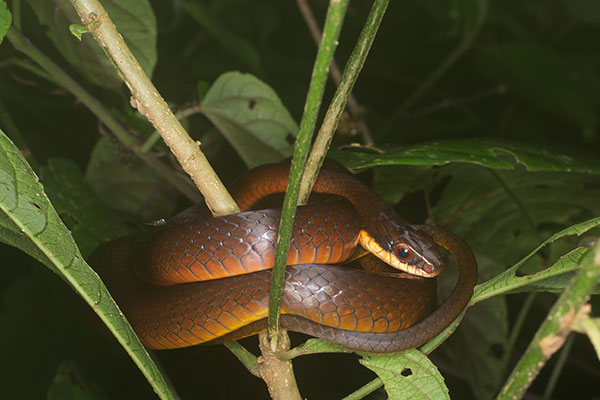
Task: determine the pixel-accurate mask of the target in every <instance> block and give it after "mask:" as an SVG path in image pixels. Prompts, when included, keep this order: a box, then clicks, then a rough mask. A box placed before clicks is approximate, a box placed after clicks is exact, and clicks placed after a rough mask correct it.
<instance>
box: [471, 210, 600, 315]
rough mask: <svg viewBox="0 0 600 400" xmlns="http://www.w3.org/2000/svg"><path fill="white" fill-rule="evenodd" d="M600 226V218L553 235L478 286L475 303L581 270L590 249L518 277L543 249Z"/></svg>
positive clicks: (576, 251) (579, 249) (573, 253)
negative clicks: (563, 238)
mask: <svg viewBox="0 0 600 400" xmlns="http://www.w3.org/2000/svg"><path fill="white" fill-rule="evenodd" d="M598 226H600V217H598V218H594V219H591V220H589V221H585V222H582V223H580V224H576V225H573V226H571V227H569V228H567V229H564V230H562V231H561V232H559V233H557V234H556V235H553V236H552V237H550V238H549V239H547V240H545V241H544V242H543V243H542V244H541V245H540V246H538V247H537V248H536V249H535V250H534V251H532V252H531V253H530V254H528V255H527V256H526V257H524V258H523V259H521V260H520V261H519V262H517V263H516V264H515V265H513V266H512V267H510V268H509V269H507V270H506V271H505V272H503V273H501V274H498V275H497V276H495V277H494V278H492V279H490V280H488V281H486V282H484V283H482V284H480V285H478V286H477V287H476V288H475V293H474V294H473V300H472V301H473V302H474V303H476V302H479V301H483V300H485V299H487V298H490V297H492V296H494V295H497V294H498V292H500V293H505V292H506V291H507V290H511V291H517V290H519V289H522V288H523V287H524V286H525V285H527V284H530V283H535V282H539V281H541V280H543V279H547V278H551V277H555V276H557V275H561V274H565V273H567V272H572V271H575V270H576V269H578V268H579V265H580V263H581V260H582V259H583V257H584V256H585V255H587V253H588V252H589V250H590V249H589V248H576V249H574V250H573V251H572V252H569V253H567V254H565V255H564V256H563V257H561V258H560V259H559V260H558V262H556V263H555V264H554V265H552V266H551V267H549V268H547V269H544V270H542V271H540V272H538V273H536V274H532V275H526V276H516V272H517V270H518V268H519V267H520V266H521V265H523V263H525V261H527V260H528V259H529V258H530V257H532V256H533V255H534V254H536V253H537V252H539V251H540V249H542V247H544V246H546V245H548V244H549V243H552V242H553V241H555V240H557V239H559V238H562V237H565V236H570V235H581V234H583V233H584V232H586V231H587V230H589V229H592V228H596V227H598Z"/></svg>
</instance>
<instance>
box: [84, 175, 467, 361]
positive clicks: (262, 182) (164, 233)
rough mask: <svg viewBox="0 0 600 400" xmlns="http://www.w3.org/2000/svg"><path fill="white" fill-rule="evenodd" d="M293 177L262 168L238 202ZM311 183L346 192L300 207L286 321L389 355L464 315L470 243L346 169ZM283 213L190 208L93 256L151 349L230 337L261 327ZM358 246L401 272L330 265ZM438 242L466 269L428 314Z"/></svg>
mask: <svg viewBox="0 0 600 400" xmlns="http://www.w3.org/2000/svg"><path fill="white" fill-rule="evenodd" d="M288 173H289V165H287V164H284V163H280V164H273V165H268V166H262V167H259V168H256V169H254V170H252V171H250V172H249V173H248V174H247V175H246V176H245V177H244V179H242V180H241V181H240V182H239V183H238V184H237V186H236V188H235V189H234V190H233V192H232V193H233V195H234V198H235V199H236V201H237V202H238V204H239V205H240V208H241V209H242V210H250V209H252V208H254V207H255V205H256V204H259V203H260V201H261V200H262V199H264V198H265V197H268V196H269V195H271V194H273V193H278V192H283V191H285V187H286V186H287V176H288ZM313 191H315V192H318V193H330V194H334V195H337V196H341V197H342V198H341V199H336V200H331V201H327V202H326V203H325V204H312V205H307V206H303V207H299V208H298V213H297V215H296V220H295V223H294V231H293V239H292V243H291V247H290V253H289V255H288V267H287V270H286V281H285V287H284V294H283V298H282V309H281V312H282V317H281V323H282V326H283V327H284V328H286V329H288V330H291V331H298V332H303V333H306V334H309V335H313V336H316V337H319V338H322V339H326V340H329V341H332V342H334V343H338V344H341V345H344V346H347V347H350V348H352V349H357V350H363V351H371V352H394V351H401V350H405V349H407V348H412V347H417V346H420V345H422V344H424V343H426V342H427V341H428V340H430V339H431V338H433V337H434V336H436V335H437V334H439V333H440V332H441V331H442V330H444V329H445V328H446V327H447V326H448V325H449V324H450V323H451V322H452V321H453V320H454V319H456V317H458V315H460V313H461V312H462V311H463V310H464V308H465V307H466V306H467V304H468V302H469V299H470V297H471V295H472V293H473V287H474V286H475V284H476V281H477V264H476V261H475V258H474V256H473V253H472V252H471V250H470V249H469V247H468V246H467V245H466V243H464V242H463V241H462V240H461V239H460V238H458V237H457V236H455V235H454V234H452V233H450V232H447V231H445V230H442V229H439V228H436V227H433V226H428V225H410V224H408V223H407V222H406V221H405V220H403V219H402V218H400V217H399V216H397V215H396V214H395V212H394V211H393V210H391V209H390V208H389V207H387V206H386V205H385V204H384V203H383V201H382V200H381V199H379V198H378V197H377V196H376V195H375V193H373V192H372V191H371V190H370V189H369V188H367V187H366V186H365V185H363V184H362V183H360V182H359V181H358V180H357V179H355V178H354V177H353V176H352V175H351V174H349V173H348V172H346V171H345V170H342V169H341V168H340V167H334V168H331V167H327V168H324V169H323V170H322V171H321V173H320V174H319V177H318V179H317V181H316V183H315V186H314V189H313ZM279 218H280V211H279V210H274V209H263V210H256V211H246V212H241V213H238V214H233V215H228V216H223V217H216V218H208V219H202V218H198V217H196V216H194V213H186V214H183V215H180V217H178V218H175V219H173V220H172V221H171V222H170V223H168V224H167V225H166V226H165V227H162V228H159V229H155V230H154V231H153V232H151V233H150V234H141V235H137V236H129V237H126V238H121V239H116V240H113V241H111V242H108V243H105V244H103V245H101V246H100V247H99V248H98V249H96V250H95V251H94V253H93V254H92V256H90V264H91V265H92V266H94V268H95V269H96V270H97V272H98V273H99V274H100V275H101V276H102V278H103V280H104V281H105V282H106V283H107V286H108V287H109V289H110V290H111V293H112V294H113V296H114V297H115V298H116V300H117V302H118V303H119V305H120V306H121V308H122V310H123V312H124V313H125V315H126V316H127V318H128V319H129V321H130V323H131V324H132V326H133V328H134V329H135V331H136V332H137V334H138V336H139V337H140V339H141V340H142V342H143V343H144V345H145V346H147V347H149V348H153V349H169V348H178V347H185V346H191V345H196V344H213V343H221V342H225V341H229V340H235V339H239V338H241V337H245V336H249V335H252V334H255V333H257V332H260V331H261V330H263V329H265V327H266V318H267V314H268V295H269V286H270V280H271V271H270V270H269V268H271V267H272V265H273V260H274V252H275V243H276V238H277V229H278V226H279ZM359 243H360V246H362V247H363V248H365V249H367V250H368V251H369V252H371V254H372V255H374V256H375V257H377V260H383V261H385V262H386V263H387V264H389V265H391V266H392V267H394V268H396V269H399V270H402V271H404V272H405V273H402V274H398V273H386V272H383V273H381V272H370V271H363V270H358V269H352V268H347V267H343V266H337V265H324V264H329V263H340V262H343V261H345V260H348V259H349V258H351V257H352V255H353V253H354V252H355V250H356V247H357V245H358V244H359ZM434 243H437V244H438V245H441V246H443V247H444V248H446V249H447V250H448V251H450V253H452V255H453V256H454V257H455V258H456V260H457V262H458V266H459V277H458V280H457V283H456V286H455V288H454V290H453V291H452V293H451V294H450V295H449V296H448V298H447V299H446V300H445V301H444V302H443V303H442V304H441V305H440V306H439V307H438V308H437V309H435V310H434V311H433V312H432V313H431V314H430V315H429V316H427V317H426V318H425V319H423V320H421V319H422V318H423V316H424V315H425V314H426V313H427V312H428V311H429V310H431V309H432V308H433V306H434V300H435V280H434V279H430V278H429V277H433V276H436V275H437V274H439V273H440V272H441V271H442V270H443V268H444V263H443V262H442V259H441V256H440V254H439V252H438V250H437V248H436V246H435V244H434ZM375 257H373V259H375ZM379 262H381V261H379ZM406 273H408V274H411V276H407V275H406ZM419 321H420V322H419Z"/></svg>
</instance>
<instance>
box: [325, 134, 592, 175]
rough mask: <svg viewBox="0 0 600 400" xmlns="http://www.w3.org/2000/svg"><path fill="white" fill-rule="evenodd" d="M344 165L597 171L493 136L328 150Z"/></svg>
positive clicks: (565, 157)
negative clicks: (458, 164)
mask: <svg viewBox="0 0 600 400" xmlns="http://www.w3.org/2000/svg"><path fill="white" fill-rule="evenodd" d="M330 156H331V157H332V158H334V159H336V160H338V161H340V162H341V163H343V164H344V165H345V166H346V167H348V168H351V169H354V170H358V169H362V168H369V167H376V166H385V165H436V166H442V165H447V164H450V163H452V162H455V163H456V162H460V163H468V164H476V165H481V166H483V167H487V168H492V169H515V168H516V167H517V166H522V167H524V168H526V169H527V170H529V171H556V172H558V171H563V172H582V173H588V174H600V162H598V160H597V159H595V160H583V159H578V158H575V157H573V156H569V155H566V154H561V153H558V152H555V151H551V150H548V149H544V148H543V147H541V146H532V145H529V144H526V143H519V142H514V141H504V140H494V139H479V138H477V139H458V140H439V141H433V142H425V143H419V144H415V145H410V146H402V147H372V146H370V147H367V146H364V147H354V146H353V147H351V148H350V149H346V150H338V151H333V152H331V153H330Z"/></svg>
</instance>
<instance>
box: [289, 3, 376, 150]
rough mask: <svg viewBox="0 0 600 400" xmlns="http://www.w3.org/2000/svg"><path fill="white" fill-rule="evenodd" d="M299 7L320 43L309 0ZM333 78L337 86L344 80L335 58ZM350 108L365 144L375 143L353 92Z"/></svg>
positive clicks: (331, 72)
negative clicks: (357, 122)
mask: <svg viewBox="0 0 600 400" xmlns="http://www.w3.org/2000/svg"><path fill="white" fill-rule="evenodd" d="M297 3H298V8H299V9H300V12H301V13H302V16H303V17H304V21H305V22H306V25H308V30H309V31H310V33H311V35H312V37H313V39H314V41H315V43H316V44H317V45H318V44H319V42H320V41H321V29H320V28H319V25H318V24H317V20H316V18H315V15H314V13H313V12H312V9H311V8H310V5H309V4H308V1H307V0H297ZM329 73H330V75H331V78H332V79H333V81H334V82H335V84H336V85H337V86H339V85H340V82H341V80H342V72H341V71H340V67H339V66H338V64H337V62H336V61H335V59H333V61H332V63H331V70H330V71H329ZM348 110H350V113H351V114H352V118H354V119H355V120H358V121H359V124H360V133H361V136H362V139H363V142H364V144H366V145H373V144H375V142H374V141H373V137H372V136H371V131H370V130H369V127H368V126H367V123H366V122H365V119H364V117H363V115H362V114H363V107H362V106H361V105H360V104H359V103H358V101H357V100H356V97H354V95H353V94H352V93H350V94H349V95H348Z"/></svg>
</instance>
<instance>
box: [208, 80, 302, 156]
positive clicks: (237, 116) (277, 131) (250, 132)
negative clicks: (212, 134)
mask: <svg viewBox="0 0 600 400" xmlns="http://www.w3.org/2000/svg"><path fill="white" fill-rule="evenodd" d="M202 109H203V111H204V114H205V115H206V117H207V118H208V119H210V120H211V121H212V123H213V124H215V126H216V127H217V128H218V129H219V130H220V131H221V133H222V134H223V135H224V136H225V137H226V138H227V140H228V141H229V143H231V145H232V146H233V148H234V149H235V151H236V152H237V153H238V155H239V156H240V157H241V158H242V160H244V162H245V163H246V165H247V166H248V167H250V168H251V167H255V166H257V165H261V164H266V163H270V162H276V161H279V160H281V159H283V158H285V157H289V156H291V155H292V151H293V145H294V141H295V138H296V135H297V133H298V126H297V125H296V122H294V119H293V118H292V116H291V115H290V113H289V112H288V111H287V109H286V108H285V106H284V105H283V103H282V102H281V100H280V99H279V97H278V96H277V94H276V93H275V92H274V91H273V89H271V88H270V87H269V86H268V85H267V84H265V83H264V82H262V81H260V80H259V79H258V78H256V77H254V76H252V75H250V74H242V73H239V72H227V73H225V74H223V75H221V76H220V77H219V78H217V80H216V81H215V83H214V84H213V85H212V86H211V88H210V89H209V91H208V93H206V96H205V97H204V99H203V100H202Z"/></svg>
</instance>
